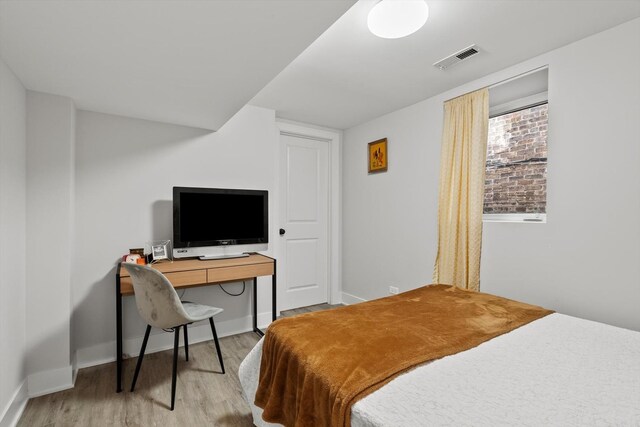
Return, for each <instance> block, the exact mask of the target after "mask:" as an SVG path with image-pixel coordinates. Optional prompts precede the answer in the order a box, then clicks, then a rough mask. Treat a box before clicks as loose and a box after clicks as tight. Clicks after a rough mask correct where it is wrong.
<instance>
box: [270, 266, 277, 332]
mask: <svg viewBox="0 0 640 427" xmlns="http://www.w3.org/2000/svg"><path fill="white" fill-rule="evenodd" d="M276 317H277V312H276V260H275V259H274V260H273V275H272V276H271V321H273V322H275V321H276Z"/></svg>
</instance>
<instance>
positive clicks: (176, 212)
mask: <svg viewBox="0 0 640 427" xmlns="http://www.w3.org/2000/svg"><path fill="white" fill-rule="evenodd" d="M268 243H269V193H268V192H267V191H264V190H237V189H225V188H196V187H173V256H174V258H188V257H200V259H215V258H235V257H241V256H248V255H247V254H246V252H256V251H261V250H266V249H267V244H268Z"/></svg>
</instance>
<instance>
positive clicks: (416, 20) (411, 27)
mask: <svg viewBox="0 0 640 427" xmlns="http://www.w3.org/2000/svg"><path fill="white" fill-rule="evenodd" d="M427 18H429V6H427V3H426V2H425V1H424V0H382V1H380V2H379V3H377V4H376V5H375V6H373V8H372V9H371V11H370V12H369V16H368V18H367V26H368V27H369V31H371V32H372V33H373V34H375V35H376V36H378V37H382V38H384V39H398V38H400V37H406V36H408V35H409V34H413V33H415V32H416V31H418V30H419V29H420V28H422V26H423V25H424V24H425V22H427Z"/></svg>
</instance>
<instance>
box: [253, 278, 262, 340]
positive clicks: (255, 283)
mask: <svg viewBox="0 0 640 427" xmlns="http://www.w3.org/2000/svg"><path fill="white" fill-rule="evenodd" d="M253 332H255V333H256V334H258V335H260V336H263V335H264V333H263V332H262V331H261V330H260V329H258V278H257V277H254V278H253Z"/></svg>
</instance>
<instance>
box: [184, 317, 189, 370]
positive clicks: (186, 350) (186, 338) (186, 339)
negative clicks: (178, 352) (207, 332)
mask: <svg viewBox="0 0 640 427" xmlns="http://www.w3.org/2000/svg"><path fill="white" fill-rule="evenodd" d="M184 356H185V359H186V360H187V362H188V361H189V336H188V335H187V325H184Z"/></svg>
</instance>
